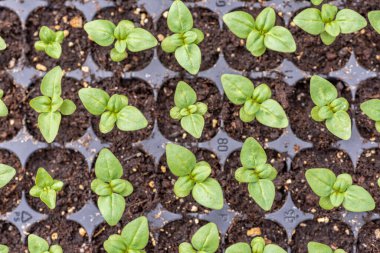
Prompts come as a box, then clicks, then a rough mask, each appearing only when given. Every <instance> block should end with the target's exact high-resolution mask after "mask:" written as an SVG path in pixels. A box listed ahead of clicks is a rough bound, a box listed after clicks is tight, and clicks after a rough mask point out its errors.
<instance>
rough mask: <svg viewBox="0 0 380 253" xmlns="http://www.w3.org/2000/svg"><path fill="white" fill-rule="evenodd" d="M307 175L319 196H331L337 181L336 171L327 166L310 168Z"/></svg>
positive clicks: (312, 187) (308, 180)
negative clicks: (326, 167)
mask: <svg viewBox="0 0 380 253" xmlns="http://www.w3.org/2000/svg"><path fill="white" fill-rule="evenodd" d="M305 177H306V180H307V182H308V183H309V185H310V187H311V189H312V190H313V192H314V193H315V194H317V195H318V196H319V197H326V196H329V195H330V194H331V192H332V187H333V185H334V183H335V181H336V176H335V174H334V172H332V171H331V170H329V169H325V168H315V169H308V170H307V171H306V173H305Z"/></svg>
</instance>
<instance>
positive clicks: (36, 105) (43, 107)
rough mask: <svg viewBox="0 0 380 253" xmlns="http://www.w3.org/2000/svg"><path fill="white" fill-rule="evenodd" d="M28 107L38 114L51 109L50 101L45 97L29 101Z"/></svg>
mask: <svg viewBox="0 0 380 253" xmlns="http://www.w3.org/2000/svg"><path fill="white" fill-rule="evenodd" d="M29 105H30V107H32V108H33V109H34V110H35V111H36V112H38V113H43V112H49V111H50V109H51V99H50V98H49V97H47V96H39V97H35V98H33V99H32V100H30V102H29Z"/></svg>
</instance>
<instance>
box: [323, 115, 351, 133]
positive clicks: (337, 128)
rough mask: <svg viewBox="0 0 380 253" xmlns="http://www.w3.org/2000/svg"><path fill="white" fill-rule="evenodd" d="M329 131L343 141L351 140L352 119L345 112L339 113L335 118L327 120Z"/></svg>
mask: <svg viewBox="0 0 380 253" xmlns="http://www.w3.org/2000/svg"><path fill="white" fill-rule="evenodd" d="M326 127H327V129H328V130H329V131H330V132H331V133H332V134H333V135H335V136H337V137H339V138H341V139H342V140H348V139H350V138H351V118H350V115H348V113H347V112H345V111H338V112H336V113H334V116H333V117H332V118H330V119H327V120H326Z"/></svg>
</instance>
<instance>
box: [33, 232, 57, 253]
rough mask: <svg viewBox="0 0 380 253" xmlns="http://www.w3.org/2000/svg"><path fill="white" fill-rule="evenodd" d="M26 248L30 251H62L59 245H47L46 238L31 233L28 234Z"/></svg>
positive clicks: (46, 252)
mask: <svg viewBox="0 0 380 253" xmlns="http://www.w3.org/2000/svg"><path fill="white" fill-rule="evenodd" d="M28 250H29V252H30V253H63V250H62V248H61V246H59V245H52V246H49V243H48V242H47V241H46V240H44V239H43V238H41V237H39V236H36V235H33V234H30V235H29V236H28Z"/></svg>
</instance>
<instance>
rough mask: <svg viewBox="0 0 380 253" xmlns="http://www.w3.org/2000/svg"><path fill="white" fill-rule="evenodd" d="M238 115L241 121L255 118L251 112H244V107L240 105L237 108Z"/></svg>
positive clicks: (249, 120)
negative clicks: (238, 108)
mask: <svg viewBox="0 0 380 253" xmlns="http://www.w3.org/2000/svg"><path fill="white" fill-rule="evenodd" d="M239 117H240V119H241V121H243V122H251V121H253V120H254V119H255V117H256V114H252V115H251V114H248V113H246V112H245V110H244V107H242V108H240V110H239Z"/></svg>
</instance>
